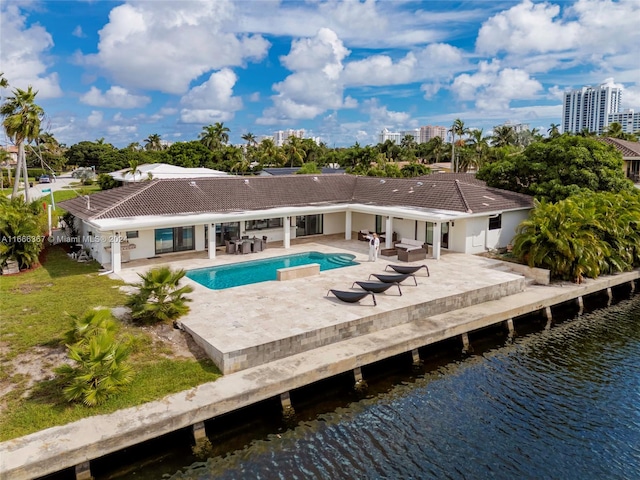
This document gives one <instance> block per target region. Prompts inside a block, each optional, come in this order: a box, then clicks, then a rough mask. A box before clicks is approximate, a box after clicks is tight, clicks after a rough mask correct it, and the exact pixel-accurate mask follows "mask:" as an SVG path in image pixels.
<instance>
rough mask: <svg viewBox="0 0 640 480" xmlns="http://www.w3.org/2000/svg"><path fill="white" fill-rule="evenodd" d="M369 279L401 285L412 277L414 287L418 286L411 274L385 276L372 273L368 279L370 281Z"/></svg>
mask: <svg viewBox="0 0 640 480" xmlns="http://www.w3.org/2000/svg"><path fill="white" fill-rule="evenodd" d="M371 277H376V278H377V279H378V280H380V281H381V282H384V283H402V282H404V281H405V280H406V279H407V278H409V277H413V281H414V282H415V284H416V286H418V281H417V280H416V276H415V275H414V274H413V273H400V274H398V275H385V274H382V273H372V274H371V275H369V279H371Z"/></svg>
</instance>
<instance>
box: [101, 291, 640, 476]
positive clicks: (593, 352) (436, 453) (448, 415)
mask: <svg viewBox="0 0 640 480" xmlns="http://www.w3.org/2000/svg"><path fill="white" fill-rule="evenodd" d="M598 301H600V300H598ZM587 303H588V302H587ZM559 314H560V315H562V317H559ZM554 317H555V318H556V320H557V323H556V324H555V325H554V326H553V327H552V328H551V329H550V330H545V329H544V320H542V319H541V318H538V319H529V321H527V322H520V323H516V330H517V331H518V333H519V334H520V335H519V336H518V337H516V339H515V341H513V342H512V343H509V344H506V342H505V341H504V340H505V339H504V336H503V333H502V332H501V331H497V330H496V331H486V332H484V335H482V336H478V337H477V340H476V341H474V339H473V337H472V342H473V344H474V347H475V352H474V354H473V355H471V356H465V357H463V356H462V355H460V354H459V353H458V352H459V347H460V345H459V343H456V344H454V343H449V344H446V343H445V344H442V345H441V346H440V350H437V349H432V351H431V353H429V350H427V349H425V352H422V351H421V353H423V357H425V358H426V361H425V366H424V367H423V368H422V369H420V370H418V371H415V370H414V371H413V372H412V371H411V368H408V369H407V368H406V365H407V360H408V359H406V358H405V359H395V360H393V361H390V362H388V363H387V364H386V365H383V366H378V367H377V369H375V368H371V369H369V370H368V371H367V370H365V372H364V374H365V375H364V376H365V379H367V376H368V375H369V378H370V390H369V391H368V392H367V394H366V395H364V396H357V394H355V393H353V391H352V390H349V392H350V393H345V392H346V391H347V390H346V388H345V390H344V391H342V394H341V393H340V389H341V388H342V387H343V386H345V385H346V384H347V382H350V384H352V383H353V377H350V378H347V377H346V376H345V377H343V378H342V379H334V380H332V382H333V383H331V384H330V383H327V384H326V385H320V386H316V387H315V389H314V388H311V389H308V390H307V391H306V392H301V393H299V394H298V395H297V397H298V398H296V395H292V400H293V405H294V407H296V410H297V412H298V416H297V420H296V422H295V423H294V424H292V425H289V426H288V427H287V426H286V425H282V424H281V423H280V420H279V419H278V405H277V403H276V402H274V403H273V404H263V405H261V406H260V407H256V409H257V410H256V409H254V410H253V411H251V410H247V411H246V412H245V413H241V414H240V415H239V416H237V417H236V418H234V419H232V421H231V422H230V423H229V425H231V424H234V423H235V424H237V422H238V421H240V423H242V418H246V419H247V422H249V423H251V422H252V421H255V419H256V418H262V419H263V420H264V419H265V417H266V418H268V419H270V420H264V421H262V423H261V422H257V423H256V425H254V426H250V427H249V428H248V429H247V430H246V431H238V432H234V431H233V429H232V428H230V427H229V426H227V430H226V431H227V434H226V438H223V437H224V436H216V435H215V434H214V435H213V436H212V435H210V438H212V442H213V443H214V446H215V447H216V449H217V454H216V455H215V456H213V457H212V458H209V459H208V460H206V461H202V462H194V463H191V461H192V460H193V459H192V458H188V457H183V460H184V461H187V462H186V463H189V464H183V465H182V466H179V467H178V468H176V467H175V462H176V458H175V455H174V457H173V458H172V459H169V460H168V461H167V463H163V462H162V461H158V462H154V463H153V464H152V465H146V466H145V467H144V468H142V467H141V468H138V469H133V470H129V471H128V472H127V473H122V472H121V475H120V476H119V478H145V479H147V478H149V479H150V478H165V479H171V480H184V479H189V480H194V479H234V480H237V479H332V480H334V479H447V478H449V479H486V478H494V479H514V478H536V479H543V478H544V479H639V478H640V295H637V294H636V295H635V296H633V297H632V298H631V299H627V300H621V301H619V302H618V303H616V304H615V305H613V306H610V307H606V308H602V309H597V310H594V311H591V312H588V313H585V314H583V315H581V316H577V315H575V311H574V310H571V309H569V310H568V311H564V312H562V311H561V312H559V311H554ZM526 330H530V331H531V333H527V332H526ZM458 342H459V340H458ZM447 352H448V353H447ZM451 352H455V353H451ZM409 364H410V362H409ZM334 390H335V391H334ZM336 391H337V392H338V393H337V394H336ZM258 410H260V411H261V413H260V412H258ZM251 419H254V420H251ZM207 429H208V432H209V433H213V432H215V431H216V430H218V431H222V430H224V428H223V427H222V424H221V423H218V424H215V423H214V424H210V425H208V426H207ZM234 442H235V443H234ZM97 478H100V477H99V476H98V477H97ZM103 478H106V477H103ZM109 478H116V477H113V476H109Z"/></svg>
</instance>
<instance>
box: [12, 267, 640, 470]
mask: <svg viewBox="0 0 640 480" xmlns="http://www.w3.org/2000/svg"><path fill="white" fill-rule="evenodd" d="M638 278H640V270H634V271H632V272H627V273H623V274H618V275H612V276H607V277H601V278H599V279H596V280H587V281H586V282H585V283H583V284H581V285H574V284H562V285H549V286H543V285H530V286H528V287H526V288H525V289H524V291H522V292H520V293H516V294H513V295H509V296H506V297H502V298H499V299H495V300H489V301H485V302H483V303H480V304H476V305H470V306H466V307H463V308H459V309H455V310H451V311H447V312H445V313H439V314H436V315H431V316H429V317H425V316H419V318H414V319H413V320H411V321H409V322H405V323H402V324H399V325H395V326H392V327H389V328H386V329H383V330H379V331H375V332H372V333H367V334H363V335H361V336H357V337H353V338H349V339H346V340H343V341H340V342H335V343H332V344H330V345H325V346H321V347H318V348H314V349H312V350H309V351H305V352H302V353H299V354H296V355H292V356H289V357H286V358H282V359H278V360H274V361H271V362H269V363H266V364H264V365H259V366H255V367H251V368H247V369H245V370H242V371H239V372H236V373H232V374H229V375H226V376H224V377H222V378H220V379H219V380H217V381H216V382H212V383H208V384H204V385H201V386H199V387H196V388H194V389H191V390H188V391H184V392H180V393H178V394H175V395H170V396H167V397H165V398H163V399H162V400H158V401H155V402H150V403H147V404H145V405H141V406H139V407H135V408H128V409H125V410H121V411H118V412H117V413H114V414H110V415H100V416H95V417H90V418H86V419H83V420H79V421H77V422H73V423H70V424H68V425H64V426H60V427H54V428H49V429H47V430H43V431H40V432H36V433H34V434H31V435H27V436H25V437H21V438H17V439H14V440H10V441H7V442H3V443H2V444H0V478H2V479H5V478H6V479H12V480H14V479H15V480H18V479H32V478H35V477H40V476H43V475H46V474H49V473H53V472H57V471H60V470H63V469H66V468H69V467H74V466H87V465H88V464H87V462H89V461H91V460H93V459H96V458H99V457H102V456H104V455H107V454H109V453H113V452H116V451H118V450H121V449H123V448H126V447H129V446H132V445H136V444H139V443H142V442H144V441H146V440H149V439H152V438H156V437H159V436H161V435H163V434H166V433H170V432H173V431H176V430H178V429H181V428H185V427H189V426H193V425H196V424H198V423H200V422H203V421H205V420H208V419H211V418H213V417H217V416H219V415H222V414H225V413H228V412H231V411H234V410H237V409H239V408H242V407H244V406H247V405H251V404H254V403H257V402H260V401H262V400H266V399H269V398H273V397H277V396H280V395H283V394H287V393H288V392H289V391H291V390H295V389H296V388H299V387H302V386H305V385H309V384H311V383H314V382H316V381H319V380H322V379H325V378H328V377H332V376H334V375H338V374H341V373H345V372H349V371H354V374H355V375H356V379H357V376H358V374H359V372H360V367H362V366H365V365H368V364H371V363H374V362H376V361H379V360H382V359H385V358H389V357H391V356H394V355H398V354H401V353H406V352H412V351H415V350H416V349H417V348H419V347H424V346H426V345H430V344H433V343H436V342H438V341H440V340H444V339H447V338H452V337H457V336H465V335H466V334H468V333H470V332H472V331H474V330H477V329H480V328H483V327H487V326H491V325H495V324H499V323H501V322H508V321H510V320H512V319H513V318H516V317H519V316H522V315H526V314H528V313H532V312H536V311H539V310H544V309H546V308H547V307H551V306H553V305H557V304H561V303H564V302H567V301H571V300H576V299H579V298H582V297H583V296H586V295H589V294H592V293H596V292H600V291H607V289H610V288H611V287H614V286H617V285H622V284H625V283H631V284H632V285H633V287H632V288H635V287H636V283H637V279H638ZM463 342H464V339H463ZM356 372H357V373H356ZM294 407H295V405H294ZM81 470H82V469H81ZM82 471H83V472H86V471H87V470H86V469H85V470H82ZM78 478H80V476H79V477H78Z"/></svg>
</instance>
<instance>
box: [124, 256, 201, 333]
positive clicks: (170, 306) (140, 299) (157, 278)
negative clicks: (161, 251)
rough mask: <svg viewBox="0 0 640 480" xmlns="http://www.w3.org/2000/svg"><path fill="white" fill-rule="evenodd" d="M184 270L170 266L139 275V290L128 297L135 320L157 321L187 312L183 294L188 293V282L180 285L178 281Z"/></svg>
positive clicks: (175, 317) (185, 299)
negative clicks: (140, 280) (175, 269)
mask: <svg viewBox="0 0 640 480" xmlns="http://www.w3.org/2000/svg"><path fill="white" fill-rule="evenodd" d="M186 273H187V272H185V271H184V270H177V271H172V270H171V269H170V268H169V267H157V268H154V269H152V270H149V271H148V272H147V273H145V274H140V273H139V274H138V276H139V277H140V278H141V279H142V282H140V283H138V284H136V285H135V286H136V287H138V289H139V292H138V293H136V294H133V295H131V296H130V297H129V299H128V300H127V306H128V307H131V316H132V318H133V319H134V321H139V322H142V323H158V322H166V321H172V320H176V319H178V318H180V317H181V316H182V315H185V314H186V313H189V306H188V305H187V304H186V302H190V301H191V300H190V299H188V298H185V296H184V295H185V294H187V293H191V292H192V291H193V288H192V287H191V286H190V285H185V286H183V287H180V286H179V283H180V280H181V279H182V278H183V277H184V276H185V274H186Z"/></svg>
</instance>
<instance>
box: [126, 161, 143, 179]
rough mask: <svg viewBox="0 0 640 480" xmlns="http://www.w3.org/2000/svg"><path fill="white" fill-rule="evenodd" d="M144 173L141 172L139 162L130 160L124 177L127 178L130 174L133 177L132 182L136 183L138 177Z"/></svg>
mask: <svg viewBox="0 0 640 480" xmlns="http://www.w3.org/2000/svg"><path fill="white" fill-rule="evenodd" d="M140 173H142V172H141V171H140V165H139V163H138V160H135V159H134V160H129V168H128V169H126V170H125V171H124V173H123V175H122V176H126V175H128V174H130V175H131V180H132V181H134V182H135V181H136V175H137V174H140Z"/></svg>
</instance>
